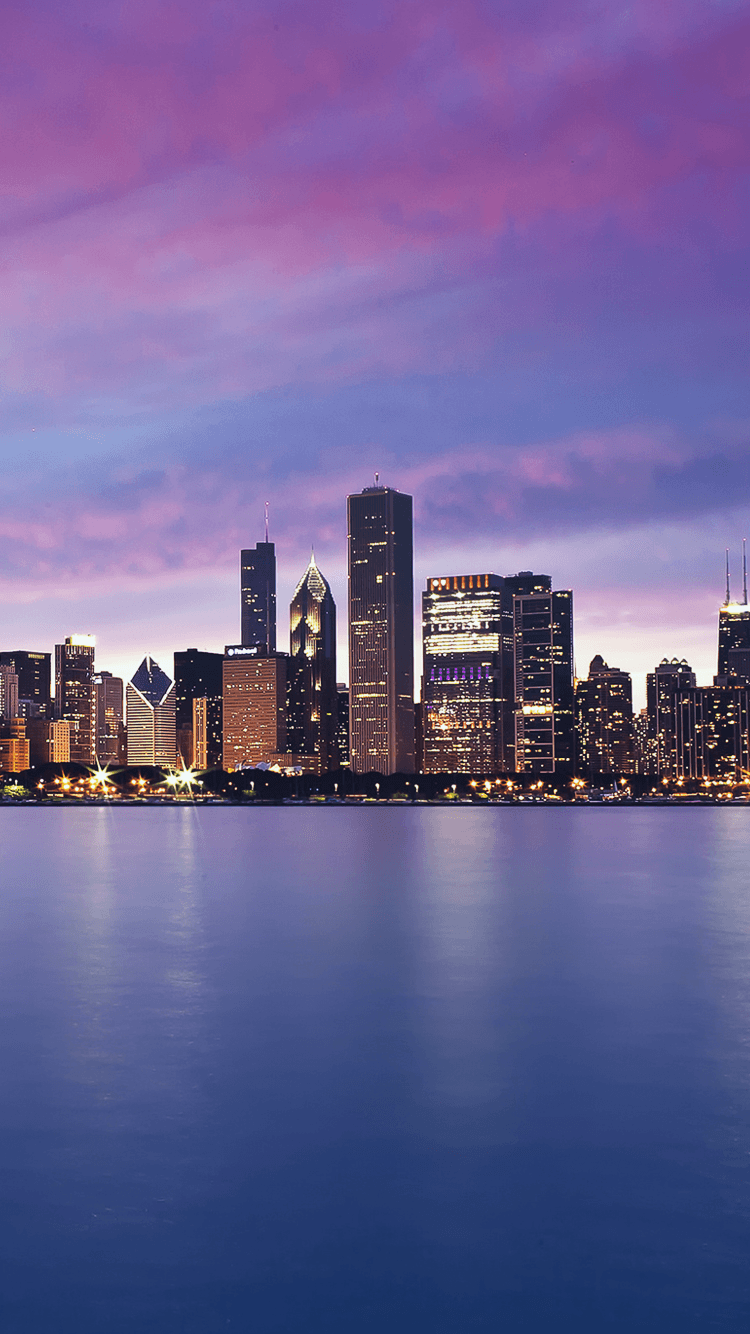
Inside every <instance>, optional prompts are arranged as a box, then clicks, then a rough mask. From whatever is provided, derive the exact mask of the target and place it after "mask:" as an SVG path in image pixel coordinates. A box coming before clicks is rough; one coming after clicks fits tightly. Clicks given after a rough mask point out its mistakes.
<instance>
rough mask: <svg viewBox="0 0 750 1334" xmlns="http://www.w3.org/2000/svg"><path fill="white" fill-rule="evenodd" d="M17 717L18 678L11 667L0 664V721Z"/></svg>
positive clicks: (8, 720) (7, 720)
mask: <svg viewBox="0 0 750 1334" xmlns="http://www.w3.org/2000/svg"><path fill="white" fill-rule="evenodd" d="M17 717H18V676H17V675H16V671H15V668H14V667H13V666H12V665H6V664H5V663H2V662H0V719H2V720H3V721H4V722H10V720H11V718H17Z"/></svg>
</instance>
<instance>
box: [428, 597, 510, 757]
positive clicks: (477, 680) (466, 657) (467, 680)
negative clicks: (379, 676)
mask: <svg viewBox="0 0 750 1334" xmlns="http://www.w3.org/2000/svg"><path fill="white" fill-rule="evenodd" d="M503 594H504V584H503V580H502V579H501V578H500V576H499V575H496V574H461V575H450V576H448V577H445V578H439V579H428V580H427V590H426V592H424V593H423V594H422V646H423V658H424V675H423V677H422V711H423V712H422V720H423V722H422V725H423V750H424V771H425V773H474V774H492V773H497V772H499V771H500V770H501V769H502V768H504V765H505V760H504V755H505V745H504V731H503V729H504V723H505V722H506V717H507V711H506V710H505V708H504V703H505V692H506V691H510V698H511V702H512V691H513V675H512V657H511V658H510V659H509V658H508V655H507V654H504V653H503V605H504V598H503ZM506 600H507V599H506ZM511 644H512V640H511Z"/></svg>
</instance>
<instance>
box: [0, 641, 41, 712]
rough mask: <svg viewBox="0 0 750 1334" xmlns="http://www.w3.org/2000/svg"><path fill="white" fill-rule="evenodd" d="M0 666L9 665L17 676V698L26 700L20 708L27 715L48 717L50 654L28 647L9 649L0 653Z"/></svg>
mask: <svg viewBox="0 0 750 1334" xmlns="http://www.w3.org/2000/svg"><path fill="white" fill-rule="evenodd" d="M0 666H5V667H10V668H11V670H12V671H14V672H15V673H16V676H17V677H18V699H19V704H20V703H21V702H22V701H28V705H30V706H31V707H28V706H27V707H26V708H24V709H23V710H22V712H24V713H25V714H27V715H28V716H40V715H41V717H43V718H49V717H51V715H52V699H51V691H52V671H51V655H50V654H49V653H35V652H32V651H31V650H29V649H11V650H10V651H9V652H8V653H0Z"/></svg>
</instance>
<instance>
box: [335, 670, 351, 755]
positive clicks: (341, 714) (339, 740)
mask: <svg viewBox="0 0 750 1334" xmlns="http://www.w3.org/2000/svg"><path fill="white" fill-rule="evenodd" d="M336 699H337V704H336V746H337V749H338V761H339V764H338V767H339V768H340V769H349V768H350V767H351V766H350V764H349V687H348V685H347V684H346V682H345V681H337V683H336Z"/></svg>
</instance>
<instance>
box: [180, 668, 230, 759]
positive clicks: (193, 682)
mask: <svg viewBox="0 0 750 1334" xmlns="http://www.w3.org/2000/svg"><path fill="white" fill-rule="evenodd" d="M223 664H224V656H223V654H221V653H207V652H205V651H204V650H202V649H197V648H187V649H181V650H179V651H178V652H176V653H175V655H174V684H175V718H176V727H177V749H178V752H179V754H180V755H181V756H182V759H183V760H184V762H185V763H186V764H196V765H197V767H198V768H199V769H214V768H218V767H220V766H221V696H222V690H223V688H224V687H223ZM196 699H205V700H207V701H208V704H207V705H206V709H205V711H204V712H203V713H202V714H201V720H202V721H201V725H203V720H204V719H205V722H206V725H207V726H208V729H209V732H208V736H207V737H206V744H205V746H204V745H203V742H201V753H202V754H205V755H210V761H209V763H207V764H200V763H199V762H198V760H197V759H196V747H197V742H196V739H195V735H194V730H193V727H194V710H193V705H194V702H195V700H196Z"/></svg>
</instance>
